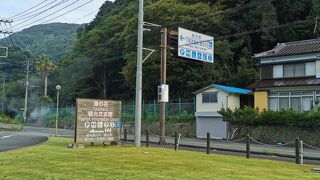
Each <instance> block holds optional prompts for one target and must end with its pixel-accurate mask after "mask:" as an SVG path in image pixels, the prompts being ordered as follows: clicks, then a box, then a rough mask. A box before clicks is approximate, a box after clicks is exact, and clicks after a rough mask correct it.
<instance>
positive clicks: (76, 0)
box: [12, 0, 93, 29]
mask: <svg viewBox="0 0 320 180" xmlns="http://www.w3.org/2000/svg"><path fill="white" fill-rule="evenodd" d="M79 1H81V0H75V1H73V2H72V3H70V4H68V5H67V6H64V7H63V8H61V9H58V10H56V11H54V12H53V13H51V14H49V15H46V16H44V17H42V18H40V19H37V20H36V21H33V22H31V23H29V24H27V25H23V26H20V25H22V24H23V23H24V22H22V23H19V24H17V25H14V26H12V27H13V28H14V27H17V26H18V28H16V29H21V28H24V27H27V26H29V25H32V24H35V23H37V22H39V21H41V20H43V19H45V18H47V17H50V16H52V15H54V14H56V13H57V12H60V11H62V10H64V9H66V8H68V7H70V6H72V5H73V4H75V3H77V2H79ZM91 1H93V0H91ZM65 2H66V1H65ZM19 26H20V27H19Z"/></svg>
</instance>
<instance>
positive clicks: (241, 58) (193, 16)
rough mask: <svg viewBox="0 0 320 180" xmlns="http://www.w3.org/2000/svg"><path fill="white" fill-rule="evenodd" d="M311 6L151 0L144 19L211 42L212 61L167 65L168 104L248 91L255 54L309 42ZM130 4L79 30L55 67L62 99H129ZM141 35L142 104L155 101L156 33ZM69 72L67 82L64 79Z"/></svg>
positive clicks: (314, 12) (133, 24)
mask: <svg viewBox="0 0 320 180" xmlns="http://www.w3.org/2000/svg"><path fill="white" fill-rule="evenodd" d="M319 4H320V2H319V1H318V0H304V1H300V0H281V1H275V0H264V1H255V0H245V1H228V0H216V1H213V0H152V1H146V2H145V21H147V22H152V23H155V24H160V25H162V26H166V27H168V28H170V29H172V30H177V28H178V27H183V28H186V29H190V30H193V31H197V32H201V33H204V34H208V35H212V36H214V37H215V40H216V41H215V63H214V64H208V63H201V62H195V61H185V60H179V59H172V58H171V59H169V61H168V84H169V85H170V96H171V98H178V97H181V98H184V97H192V96H193V94H192V92H194V91H195V90H197V89H199V88H201V87H204V86H207V85H209V84H211V83H219V84H226V85H234V86H240V87H247V86H248V85H249V84H250V83H252V82H253V81H254V80H255V79H256V78H257V77H258V73H257V67H256V63H257V62H256V60H254V59H253V58H252V56H253V54H254V53H258V52H261V51H265V50H268V49H270V48H272V47H274V46H275V45H276V43H278V42H287V41H295V40H302V39H310V38H313V36H314V35H313V29H314V24H315V17H317V16H318V15H319V11H320V10H319V8H318V7H319ZM137 5H138V3H137V2H136V1H131V0H116V1H115V2H114V3H112V2H106V3H105V4H104V5H103V7H101V10H100V12H99V13H98V16H97V18H95V19H94V20H93V21H92V22H91V23H90V24H89V25H88V26H86V27H85V28H81V29H80V30H78V40H77V43H76V45H75V48H74V51H73V53H72V54H70V55H69V56H68V57H67V58H65V59H64V61H63V64H62V65H61V66H60V74H59V81H62V83H63V87H65V89H64V93H65V97H66V98H68V99H74V98H75V97H101V98H112V99H117V98H121V99H126V100H132V99H133V97H134V93H135V91H134V88H135V68H136V42H137V40H136V34H137V33H136V29H137V11H138V9H137ZM151 29H152V31H151V32H149V31H145V33H144V36H145V37H144V47H146V48H154V49H156V50H157V52H156V53H155V54H154V55H152V56H151V58H150V59H149V60H148V61H146V62H145V63H144V64H143V66H144V67H143V75H144V76H143V96H144V99H154V98H156V90H157V88H156V87H157V85H158V84H159V79H160V78H159V70H160V66H159V65H160V54H159V53H160V49H159V45H160V33H159V31H160V29H159V28H151ZM70 72H72V76H70Z"/></svg>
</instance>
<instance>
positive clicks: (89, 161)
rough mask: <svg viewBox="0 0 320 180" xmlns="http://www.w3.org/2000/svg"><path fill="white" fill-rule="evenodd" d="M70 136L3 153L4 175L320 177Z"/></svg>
mask: <svg viewBox="0 0 320 180" xmlns="http://www.w3.org/2000/svg"><path fill="white" fill-rule="evenodd" d="M70 142H72V139H67V138H50V139H49V141H48V142H46V143H44V144H42V145H38V146H34V147H29V148H25V149H20V150H14V151H10V152H3V153H0V179H320V174H315V173H312V172H310V169H311V168H313V166H304V167H300V166H298V165H295V164H293V163H285V162H278V161H270V160H260V159H249V160H248V159H245V158H243V157H233V156H226V155H216V154H211V155H207V154H205V153H200V152H191V151H182V150H181V151H178V152H175V151H174V150H171V149H165V148H151V147H150V148H135V147H129V146H127V147H108V148H103V147H87V148H85V149H69V148H67V145H68V143H70Z"/></svg>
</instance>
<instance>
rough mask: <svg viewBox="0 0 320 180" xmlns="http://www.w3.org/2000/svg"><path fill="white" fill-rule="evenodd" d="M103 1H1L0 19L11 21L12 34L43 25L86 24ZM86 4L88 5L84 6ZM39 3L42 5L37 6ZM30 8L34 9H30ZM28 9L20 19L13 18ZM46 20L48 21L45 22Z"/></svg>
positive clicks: (3, 26) (17, 17)
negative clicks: (54, 23)
mask: <svg viewBox="0 0 320 180" xmlns="http://www.w3.org/2000/svg"><path fill="white" fill-rule="evenodd" d="M105 1H106V0H1V11H0V18H5V19H8V18H9V19H12V20H13V22H12V23H11V28H10V30H11V31H13V32H17V31H21V30H23V29H25V28H28V27H30V26H34V25H37V24H43V23H44V24H46V23H53V22H62V23H77V24H81V23H88V22H90V21H91V20H93V19H94V17H95V16H96V14H97V13H98V10H99V8H100V7H101V6H102V4H103V3H104V2H105ZM87 2H88V4H85V3H87ZM39 3H42V4H40V5H38V4H39ZM84 4H85V5H84ZM36 5H38V6H36ZM82 5H83V6H82ZM34 6H36V7H34ZM66 6H68V7H66ZM79 6H82V7H80V8H79V9H76V10H74V11H72V12H70V13H68V14H66V15H63V16H61V17H59V18H57V19H54V20H50V19H52V18H55V17H57V16H59V15H62V14H64V13H66V12H68V11H70V10H72V9H75V8H77V7H79ZM32 7H34V8H33V9H30V8H32ZM49 8H51V9H49ZM28 9H30V10H29V11H27V12H25V13H23V14H21V15H19V16H20V17H19V16H15V15H17V14H19V13H21V12H24V11H26V10H28ZM56 11H57V12H56ZM50 14H52V15H50ZM14 16H15V17H14ZM45 16H48V17H45ZM42 18H43V19H42ZM41 19H42V20H41ZM48 20H50V21H49V22H46V21H48ZM24 21H25V22H24ZM1 26H2V27H1ZM1 26H0V30H1V29H7V28H9V24H7V27H6V26H5V25H4V24H3V23H2V25H1Z"/></svg>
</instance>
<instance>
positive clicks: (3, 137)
mask: <svg viewBox="0 0 320 180" xmlns="http://www.w3.org/2000/svg"><path fill="white" fill-rule="evenodd" d="M12 136H13V135H8V136H2V137H1V139H5V138H9V137H12Z"/></svg>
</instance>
